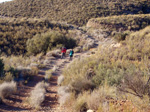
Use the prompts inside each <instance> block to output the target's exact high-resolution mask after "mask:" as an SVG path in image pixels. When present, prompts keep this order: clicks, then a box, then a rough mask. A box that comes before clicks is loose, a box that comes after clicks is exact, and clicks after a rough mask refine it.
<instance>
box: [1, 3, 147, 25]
mask: <svg viewBox="0 0 150 112" xmlns="http://www.w3.org/2000/svg"><path fill="white" fill-rule="evenodd" d="M149 4H150V2H149V1H147V0H136V1H135V0H95V1H94V2H93V0H76V1H74V0H69V1H68V0H58V1H51V0H44V1H36V0H35V1H31V0H19V1H16V0H14V1H12V2H8V3H4V4H0V10H1V12H0V15H2V16H9V17H27V18H29V17H30V18H35V17H37V18H49V19H50V20H53V21H65V22H67V23H72V24H76V25H80V26H82V25H85V24H86V23H87V21H88V20H89V19H91V18H95V17H105V16H111V15H122V14H125V15H127V14H145V13H149V12H150V11H149ZM26 7H28V8H26ZM21 20H22V22H23V21H24V19H21ZM32 22H33V21H31V22H30V23H32ZM30 23H29V24H30ZM47 26H48V25H47Z"/></svg>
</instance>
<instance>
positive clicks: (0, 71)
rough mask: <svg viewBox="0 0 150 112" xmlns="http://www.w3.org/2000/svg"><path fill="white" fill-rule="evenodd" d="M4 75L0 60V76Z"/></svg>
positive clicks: (0, 60)
mask: <svg viewBox="0 0 150 112" xmlns="http://www.w3.org/2000/svg"><path fill="white" fill-rule="evenodd" d="M3 74H4V63H3V60H2V59H0V76H3Z"/></svg>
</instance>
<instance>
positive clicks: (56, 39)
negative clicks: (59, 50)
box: [27, 32, 76, 54]
mask: <svg viewBox="0 0 150 112" xmlns="http://www.w3.org/2000/svg"><path fill="white" fill-rule="evenodd" d="M59 44H62V45H63V46H66V47H67V48H73V47H75V46H76V41H75V40H74V39H72V38H67V37H66V36H65V35H64V34H61V33H59V32H47V33H43V34H38V35H35V36H34V37H33V38H32V39H29V40H28V41H27V51H28V53H29V54H38V53H41V52H43V53H46V52H47V51H48V50H52V49H54V48H55V47H56V46H57V45H59Z"/></svg>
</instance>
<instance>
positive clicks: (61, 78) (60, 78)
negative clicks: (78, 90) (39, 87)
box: [57, 75, 64, 86]
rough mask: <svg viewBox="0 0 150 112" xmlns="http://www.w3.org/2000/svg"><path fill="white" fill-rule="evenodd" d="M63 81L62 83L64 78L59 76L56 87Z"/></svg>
mask: <svg viewBox="0 0 150 112" xmlns="http://www.w3.org/2000/svg"><path fill="white" fill-rule="evenodd" d="M63 81H64V76H63V75H61V76H59V77H58V79H57V85H59V86H60V85H61V83H62V82H63Z"/></svg>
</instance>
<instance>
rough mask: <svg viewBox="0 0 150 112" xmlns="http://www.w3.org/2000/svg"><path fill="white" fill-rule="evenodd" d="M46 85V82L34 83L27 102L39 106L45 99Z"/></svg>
mask: <svg viewBox="0 0 150 112" xmlns="http://www.w3.org/2000/svg"><path fill="white" fill-rule="evenodd" d="M47 87H48V84H47V83H43V82H39V83H37V84H36V86H35V87H34V89H33V90H32V91H31V94H30V97H29V103H30V105H31V106H33V107H35V108H39V107H40V105H41V103H42V102H43V101H44V100H45V93H46V88H47Z"/></svg>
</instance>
